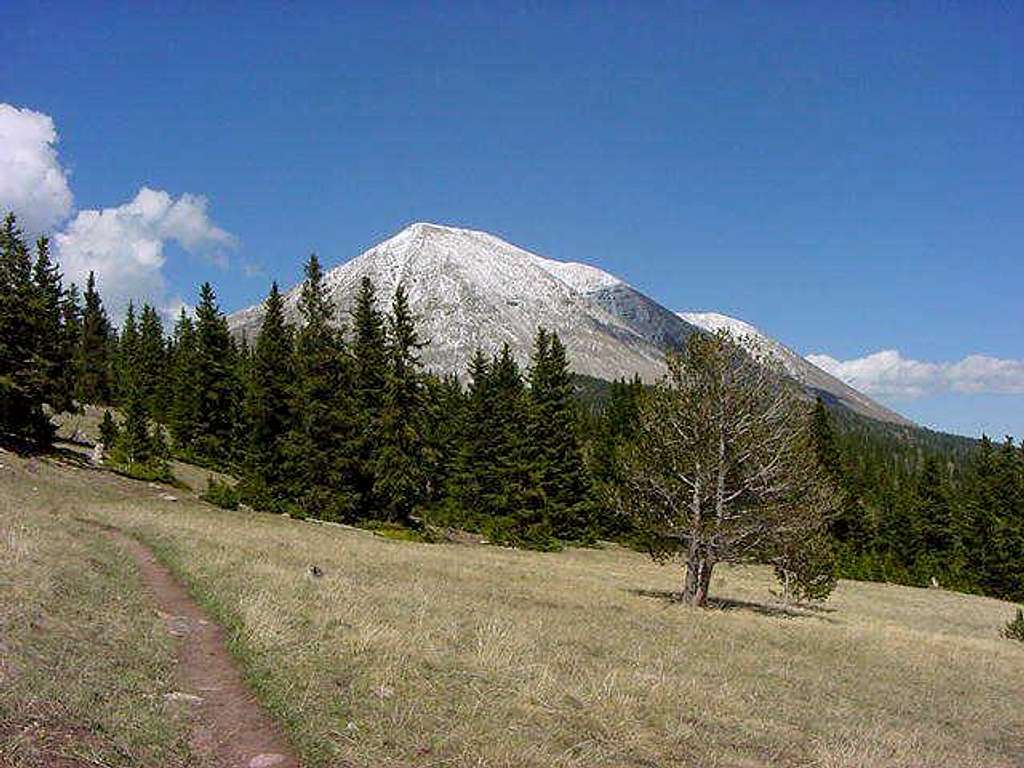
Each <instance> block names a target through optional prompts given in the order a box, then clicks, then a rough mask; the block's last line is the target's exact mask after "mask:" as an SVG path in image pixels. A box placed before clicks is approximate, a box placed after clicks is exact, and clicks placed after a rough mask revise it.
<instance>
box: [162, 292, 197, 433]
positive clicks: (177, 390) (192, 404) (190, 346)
mask: <svg viewBox="0 0 1024 768" xmlns="http://www.w3.org/2000/svg"><path fill="white" fill-rule="evenodd" d="M170 368H171V370H170V376H169V379H170V382H171V402H170V414H169V419H168V426H169V427H170V430H171V435H172V437H173V438H174V443H175V446H176V447H177V448H178V449H179V450H186V449H187V448H188V447H189V446H191V445H192V444H193V443H194V442H195V441H196V440H197V439H198V437H199V434H200V423H199V410H200V407H201V403H200V401H201V399H202V392H201V391H200V389H199V387H200V380H199V352H198V348H197V342H196V332H195V324H194V323H193V322H192V319H191V318H190V317H188V315H186V314H185V310H184V309H182V310H181V312H180V314H179V315H178V321H177V323H176V324H175V326H174V335H173V338H172V341H171V352H170Z"/></svg>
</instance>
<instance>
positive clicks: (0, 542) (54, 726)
mask: <svg viewBox="0 0 1024 768" xmlns="http://www.w3.org/2000/svg"><path fill="white" fill-rule="evenodd" d="M55 478H60V481H61V482H60V483H54V480H55ZM126 486H127V484H125V483H119V482H117V481H115V480H114V479H113V478H111V477H110V476H108V475H106V474H104V473H98V472H94V473H86V472H84V471H76V472H73V473H69V472H68V471H66V470H61V469H58V468H55V467H54V466H53V465H52V464H51V463H49V462H46V461H39V460H24V459H19V458H17V457H14V456H12V455H11V454H7V453H3V452H0V766H12V765H13V766H33V767H35V766H38V767H39V768H63V767H64V766H68V767H69V768H70V767H71V766H85V765H97V766H168V767H169V768H172V767H173V766H194V765H196V763H195V761H194V760H193V759H192V757H191V755H190V753H189V748H188V743H187V728H186V723H185V721H184V719H183V714H184V713H183V712H182V711H181V708H180V707H177V708H168V707H166V706H164V703H163V698H162V697H163V694H165V693H168V692H170V691H171V690H172V677H173V671H174V669H173V654H172V647H171V641H170V639H169V638H168V637H167V635H166V632H165V631H164V627H163V623H162V621H161V620H160V619H159V618H158V616H157V615H156V613H155V612H154V610H153V609H152V606H151V605H150V603H149V600H148V599H147V596H146V595H145V594H143V592H142V590H141V588H140V586H139V584H138V581H137V578H136V572H135V570H134V567H133V564H132V562H131V560H130V559H129V558H128V557H126V556H125V555H124V553H122V552H121V551H120V550H119V549H118V548H116V547H115V546H113V545H112V544H111V543H110V542H109V541H108V540H107V538H106V537H104V536H103V535H102V534H101V533H100V532H99V531H98V529H97V528H96V527H95V526H91V525H88V524H86V523H82V522H79V521H78V520H76V519H75V516H76V515H78V514H79V513H80V512H81V510H83V509H88V508H91V506H92V505H95V504H102V503H104V502H106V501H109V500H110V499H111V498H119V497H124V495H125V493H126V492H132V493H135V494H137V493H138V488H137V487H135V486H134V485H132V486H127V487H126Z"/></svg>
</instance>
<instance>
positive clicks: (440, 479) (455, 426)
mask: <svg viewBox="0 0 1024 768" xmlns="http://www.w3.org/2000/svg"><path fill="white" fill-rule="evenodd" d="M425 395H426V410H425V424H426V426H425V437H424V446H423V466H424V474H425V476H426V501H427V503H429V504H432V505H436V504H438V503H441V502H443V501H444V500H445V498H446V494H448V493H450V491H451V487H452V482H453V480H454V478H455V474H456V469H457V463H458V457H459V450H460V446H461V442H460V440H461V437H462V429H463V423H464V422H463V420H464V418H465V407H466V396H465V394H464V393H463V391H462V385H461V384H459V379H458V377H457V376H455V375H454V374H448V375H447V376H444V377H443V378H438V377H437V376H433V375H428V376H426V381H425Z"/></svg>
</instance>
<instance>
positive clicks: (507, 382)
mask: <svg viewBox="0 0 1024 768" xmlns="http://www.w3.org/2000/svg"><path fill="white" fill-rule="evenodd" d="M484 392H485V394H486V396H487V401H488V402H487V406H486V407H487V409H488V416H487V432H488V433H489V435H490V436H491V439H493V441H494V443H493V449H492V452H489V453H490V455H489V457H488V459H489V461H488V463H489V466H485V467H484V482H485V483H486V485H485V486H484V492H483V494H482V495H483V502H484V509H485V510H486V511H488V512H489V513H490V515H492V516H493V517H494V518H497V519H496V520H495V521H493V523H492V525H494V528H493V529H492V531H493V532H492V535H493V536H495V537H496V538H502V539H507V540H509V541H512V542H522V543H527V544H530V545H533V546H547V545H549V542H550V541H551V537H552V535H553V529H552V526H551V522H550V520H548V518H547V515H546V514H545V511H544V497H543V488H542V486H541V480H540V473H539V469H538V465H537V462H536V461H535V460H534V456H533V451H532V449H531V445H530V439H529V434H528V429H529V401H528V399H527V394H526V388H525V385H524V382H523V376H522V373H521V372H520V370H519V365H518V364H517V363H516V360H515V358H514V357H513V356H512V350H511V349H510V348H509V346H508V344H505V345H503V346H502V348H501V351H500V352H499V353H498V355H497V356H496V357H495V358H493V359H492V361H491V364H490V371H489V375H488V382H487V387H486V388H485V390H484Z"/></svg>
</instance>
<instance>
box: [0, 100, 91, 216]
mask: <svg viewBox="0 0 1024 768" xmlns="http://www.w3.org/2000/svg"><path fill="white" fill-rule="evenodd" d="M57 138H58V137H57V129H56V127H55V126H54V124H53V119H52V118H50V116H49V115H44V114H41V113H39V112H33V111H32V110H30V109H18V108H17V107H13V106H11V105H10V104H0V209H3V210H5V211H14V213H15V214H16V215H17V216H18V221H19V223H20V225H21V228H22V229H23V230H24V231H25V232H26V233H27V234H28V235H29V236H35V235H39V234H43V233H48V232H51V231H52V230H53V228H54V227H56V226H57V225H58V224H60V223H61V222H62V221H64V219H65V218H67V216H68V214H69V213H70V212H71V205H72V200H73V199H72V196H71V188H70V187H69V186H68V174H67V172H66V171H65V170H64V169H63V168H62V167H61V165H60V162H59V161H58V159H57V149H56V144H57Z"/></svg>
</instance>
